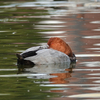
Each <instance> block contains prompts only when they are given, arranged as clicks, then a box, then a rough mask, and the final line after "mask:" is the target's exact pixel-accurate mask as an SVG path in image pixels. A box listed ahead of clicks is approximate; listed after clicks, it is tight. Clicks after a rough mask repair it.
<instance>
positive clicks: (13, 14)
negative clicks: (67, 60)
mask: <svg viewBox="0 0 100 100" xmlns="http://www.w3.org/2000/svg"><path fill="white" fill-rule="evenodd" d="M99 9H100V2H99V0H95V1H93V0H85V1H84V0H69V1H67V0H66V1H65V0H64V1H56V0H55V1H53V0H51V1H50V0H46V1H45V2H44V1H42V0H37V1H28V2H25V1H16V2H15V1H8V0H5V2H4V1H0V100H6V98H7V99H8V100H33V99H34V100H48V99H51V100H66V99H68V100H99V99H100V77H99V76H100V73H99V72H100V35H99V34H100V10H99ZM50 37H61V38H62V39H64V40H65V41H66V42H67V43H68V44H69V45H70V47H71V48H72V50H73V52H74V53H75V55H76V57H77V63H76V64H73V65H71V68H70V69H68V67H67V66H66V65H48V66H35V67H34V68H29V69H26V72H24V73H20V74H17V73H18V69H17V65H16V60H17V58H16V56H15V54H16V53H20V52H22V51H23V50H25V49H27V48H29V47H32V46H38V45H43V44H46V42H47V41H48V39H49V38H50Z"/></svg>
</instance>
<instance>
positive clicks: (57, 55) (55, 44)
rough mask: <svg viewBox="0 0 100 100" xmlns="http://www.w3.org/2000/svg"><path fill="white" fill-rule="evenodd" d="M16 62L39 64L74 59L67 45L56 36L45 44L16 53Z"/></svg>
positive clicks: (66, 61)
mask: <svg viewBox="0 0 100 100" xmlns="http://www.w3.org/2000/svg"><path fill="white" fill-rule="evenodd" d="M16 56H17V58H18V60H17V64H21V65H23V64H24V65H25V64H26V65H27V64H33V65H41V64H58V63H71V62H73V61H76V57H75V55H74V54H73V53H72V50H71V48H70V47H69V45H68V44H67V43H66V42H65V41H63V40H62V39H60V38H58V37H53V38H50V39H49V40H48V42H47V44H46V45H43V46H36V47H31V48H28V49H26V50H25V51H24V52H22V53H21V54H16Z"/></svg>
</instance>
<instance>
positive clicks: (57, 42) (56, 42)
mask: <svg viewBox="0 0 100 100" xmlns="http://www.w3.org/2000/svg"><path fill="white" fill-rule="evenodd" d="M47 44H48V45H49V48H52V49H55V50H58V51H61V52H63V53H65V54H66V55H68V56H69V57H72V56H73V53H72V50H71V48H70V47H69V45H68V44H67V43H66V42H65V41H63V40H62V39H60V38H58V37H53V38H50V39H49V41H48V43H47Z"/></svg>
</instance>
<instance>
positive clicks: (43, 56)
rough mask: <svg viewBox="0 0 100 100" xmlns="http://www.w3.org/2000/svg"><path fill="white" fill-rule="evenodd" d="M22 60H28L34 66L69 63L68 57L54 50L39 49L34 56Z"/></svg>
mask: <svg viewBox="0 0 100 100" xmlns="http://www.w3.org/2000/svg"><path fill="white" fill-rule="evenodd" d="M24 60H29V61H31V62H33V63H34V64H51V63H53V64H56V63H69V64H70V59H69V57H68V56H67V55H66V54H64V53H62V52H60V51H57V50H54V49H41V50H38V51H36V55H35V56H30V57H26V58H24Z"/></svg>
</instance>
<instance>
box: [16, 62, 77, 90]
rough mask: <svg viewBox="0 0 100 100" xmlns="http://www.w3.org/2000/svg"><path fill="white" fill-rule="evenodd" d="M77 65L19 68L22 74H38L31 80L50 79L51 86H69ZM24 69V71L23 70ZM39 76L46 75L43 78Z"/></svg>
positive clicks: (65, 64)
mask: <svg viewBox="0 0 100 100" xmlns="http://www.w3.org/2000/svg"><path fill="white" fill-rule="evenodd" d="M75 65H76V63H72V64H70V65H68V64H67V63H64V64H49V65H38V66H36V65H35V66H34V67H32V66H30V68H29V66H28V68H26V67H25V68H24V66H23V67H21V66H20V67H19V66H18V68H19V70H18V71H20V72H22V71H23V72H24V73H29V74H30V73H32V74H36V76H35V77H34V76H30V77H28V78H31V79H48V80H49V83H50V84H67V83H69V81H68V78H70V77H71V73H72V69H73V68H74V67H75ZM22 68H24V69H22ZM39 74H44V75H43V76H41V75H39ZM63 91H64V90H56V89H53V90H50V92H63Z"/></svg>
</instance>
